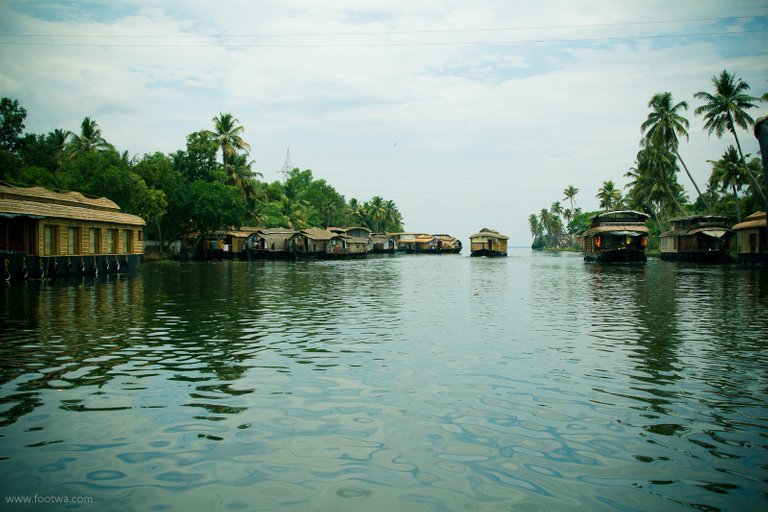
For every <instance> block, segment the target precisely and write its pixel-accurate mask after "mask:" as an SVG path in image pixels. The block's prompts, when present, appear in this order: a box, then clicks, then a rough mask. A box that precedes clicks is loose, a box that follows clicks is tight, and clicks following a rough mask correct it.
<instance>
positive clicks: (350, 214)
mask: <svg viewBox="0 0 768 512" xmlns="http://www.w3.org/2000/svg"><path fill="white" fill-rule="evenodd" d="M346 213H347V223H348V224H353V225H357V224H358V223H359V222H363V217H364V216H365V210H364V209H363V205H361V204H360V202H359V201H358V200H357V199H355V198H354V197H353V198H352V199H350V200H349V204H348V205H347V212H346Z"/></svg>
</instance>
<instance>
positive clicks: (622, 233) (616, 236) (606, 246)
mask: <svg viewBox="0 0 768 512" xmlns="http://www.w3.org/2000/svg"><path fill="white" fill-rule="evenodd" d="M590 220H591V222H592V224H591V226H590V228H589V229H587V230H586V231H584V233H583V234H582V235H581V249H582V252H583V254H584V260H585V261H596V262H600V263H610V262H626V263H644V262H645V261H646V256H645V247H646V245H647V244H648V233H649V230H648V227H647V226H646V225H645V222H646V221H647V220H648V215H646V214H645V213H642V212H636V211H633V210H615V211H606V212H602V213H598V214H597V215H594V216H592V217H591V219H590Z"/></svg>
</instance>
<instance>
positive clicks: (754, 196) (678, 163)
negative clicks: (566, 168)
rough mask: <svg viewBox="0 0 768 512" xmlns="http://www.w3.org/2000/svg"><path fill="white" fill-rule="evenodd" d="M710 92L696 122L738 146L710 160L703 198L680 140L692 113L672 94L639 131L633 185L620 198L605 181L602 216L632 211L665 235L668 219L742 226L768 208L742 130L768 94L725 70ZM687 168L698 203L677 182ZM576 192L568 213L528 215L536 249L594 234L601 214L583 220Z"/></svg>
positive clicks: (554, 210)
mask: <svg viewBox="0 0 768 512" xmlns="http://www.w3.org/2000/svg"><path fill="white" fill-rule="evenodd" d="M712 86H713V92H712V93H710V92H707V91H700V92H697V93H696V94H694V98H696V99H699V100H702V101H703V102H704V104H703V105H701V106H700V107H698V108H696V110H694V115H702V116H703V119H704V128H705V129H706V130H707V131H708V132H709V134H710V135H711V134H713V133H714V134H715V135H716V136H717V137H718V138H721V137H722V136H723V135H725V134H726V133H730V134H731V135H732V136H733V139H734V143H735V146H734V145H731V146H728V147H727V148H726V149H725V151H724V152H723V154H722V155H721V156H720V158H719V159H717V160H707V164H708V165H709V166H710V168H711V172H710V177H709V180H708V181H707V184H706V188H705V189H704V191H702V190H701V188H700V187H699V184H698V183H696V181H695V180H694V179H693V176H692V175H691V173H690V171H689V169H688V166H687V165H686V163H685V162H684V160H683V157H682V155H681V154H680V139H686V140H688V128H689V127H690V123H689V121H688V119H686V118H685V117H684V116H683V115H682V113H681V112H682V111H685V110H687V109H688V103H687V102H685V101H680V102H675V101H674V99H673V98H672V93H671V92H661V93H658V94H655V95H654V96H653V97H652V98H651V100H650V101H649V102H648V108H649V109H650V110H651V111H650V113H649V114H648V117H647V118H646V120H645V121H644V122H643V123H642V124H641V125H640V132H641V134H642V138H641V140H640V151H639V152H638V153H637V156H636V158H635V163H634V165H633V166H632V167H631V168H630V169H629V171H628V172H627V173H625V174H624V177H625V178H628V179H629V182H628V183H627V184H626V185H625V186H624V191H622V189H621V188H617V186H616V183H615V182H614V181H613V180H605V181H603V183H602V185H601V186H600V188H599V189H598V190H597V194H596V196H595V197H596V198H597V199H598V202H599V207H600V209H602V210H617V209H622V208H631V209H633V210H638V211H641V212H644V213H647V214H648V215H650V217H651V219H653V222H652V225H651V226H650V227H651V234H652V235H658V234H659V233H661V232H663V231H665V230H666V229H667V228H668V226H669V219H671V218H673V217H677V216H681V215H689V214H697V213H698V214H704V213H706V214H717V215H725V216H729V217H731V218H732V219H733V220H734V221H735V222H738V221H740V220H741V219H742V218H743V217H744V216H745V215H744V214H745V213H750V212H754V211H758V210H764V209H768V200H766V190H765V175H764V172H763V167H762V164H761V162H760V159H759V158H758V157H757V156H754V157H753V156H752V155H749V154H746V155H745V154H744V152H743V151H742V148H741V142H740V141H739V137H738V134H737V131H736V130H737V128H743V129H748V128H750V127H751V126H752V125H754V122H755V121H754V119H752V117H751V116H750V115H749V114H748V113H747V111H748V110H749V109H753V108H755V107H757V102H759V101H763V102H765V101H768V93H766V94H763V96H762V97H760V98H758V97H754V96H750V95H749V94H747V92H746V91H748V90H749V88H750V87H749V84H747V83H746V82H744V81H743V80H741V79H739V78H736V77H735V76H734V75H732V74H730V73H729V72H728V71H727V70H723V72H722V73H721V74H720V75H719V76H714V77H712ZM681 169H682V170H683V171H684V172H685V174H686V176H687V179H688V180H690V182H691V184H692V185H693V188H694V189H695V190H696V198H695V199H694V200H693V201H690V200H689V198H688V197H687V195H686V194H685V191H684V189H683V186H682V185H681V184H680V183H679V182H678V180H677V177H678V174H679V173H680V170H681ZM576 193H578V190H577V189H575V188H574V187H573V186H569V187H568V188H566V190H565V191H564V193H563V194H564V199H563V200H570V204H571V208H570V209H564V208H562V206H561V205H560V203H559V202H555V203H553V204H552V206H551V207H550V208H549V209H542V210H541V211H540V212H539V213H538V214H531V215H530V216H529V218H528V223H529V226H530V230H531V235H532V236H533V244H532V245H533V247H534V248H543V247H559V246H567V245H573V244H575V240H576V236H578V234H580V233H581V232H583V231H584V230H585V229H587V228H588V226H589V218H590V217H591V216H592V215H594V214H595V213H597V212H586V213H584V212H581V210H580V209H579V208H574V206H573V205H574V202H573V197H574V196H575V195H576Z"/></svg>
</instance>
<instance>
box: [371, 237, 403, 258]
mask: <svg viewBox="0 0 768 512" xmlns="http://www.w3.org/2000/svg"><path fill="white" fill-rule="evenodd" d="M371 243H372V244H373V249H372V250H371V252H372V253H374V254H394V253H395V252H396V251H397V241H396V240H395V238H394V237H393V236H390V235H387V234H384V233H373V234H371Z"/></svg>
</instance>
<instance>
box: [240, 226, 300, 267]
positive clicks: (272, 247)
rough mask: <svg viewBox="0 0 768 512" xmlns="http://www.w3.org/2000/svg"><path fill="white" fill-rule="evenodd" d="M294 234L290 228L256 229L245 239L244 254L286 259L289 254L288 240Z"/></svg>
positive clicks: (249, 257)
mask: <svg viewBox="0 0 768 512" xmlns="http://www.w3.org/2000/svg"><path fill="white" fill-rule="evenodd" d="M295 234H296V231H295V230H293V229H290V228H265V229H258V230H256V231H255V232H253V233H251V234H250V235H248V238H247V239H246V240H245V254H246V256H247V257H248V259H249V260H252V259H270V260H275V259H286V258H288V257H290V256H291V253H290V251H289V249H288V240H289V239H290V238H291V237H293V236H294V235H295Z"/></svg>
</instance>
